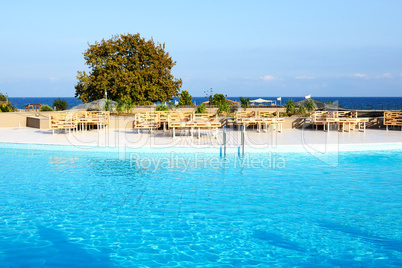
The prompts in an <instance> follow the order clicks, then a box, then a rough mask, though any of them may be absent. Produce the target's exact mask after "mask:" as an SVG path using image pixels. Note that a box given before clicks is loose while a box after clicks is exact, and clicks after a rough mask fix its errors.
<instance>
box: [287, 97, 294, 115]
mask: <svg viewBox="0 0 402 268" xmlns="http://www.w3.org/2000/svg"><path fill="white" fill-rule="evenodd" d="M285 108H286V113H287V114H292V113H294V111H295V103H294V101H293V99H288V100H287V101H286V106H285Z"/></svg>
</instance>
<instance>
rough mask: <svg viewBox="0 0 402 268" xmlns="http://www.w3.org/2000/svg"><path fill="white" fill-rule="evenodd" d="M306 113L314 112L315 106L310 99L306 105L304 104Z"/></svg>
mask: <svg viewBox="0 0 402 268" xmlns="http://www.w3.org/2000/svg"><path fill="white" fill-rule="evenodd" d="M306 108H307V111H309V112H310V111H314V110H315V105H314V101H313V100H312V99H309V100H308V103H307V104H306Z"/></svg>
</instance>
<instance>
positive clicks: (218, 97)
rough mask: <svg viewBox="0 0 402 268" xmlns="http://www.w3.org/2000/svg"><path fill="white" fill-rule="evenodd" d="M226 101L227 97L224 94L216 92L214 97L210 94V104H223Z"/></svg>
mask: <svg viewBox="0 0 402 268" xmlns="http://www.w3.org/2000/svg"><path fill="white" fill-rule="evenodd" d="M224 102H226V98H225V96H224V95H223V94H218V93H216V94H215V95H214V96H213V97H211V96H210V101H209V105H221V104H222V103H224Z"/></svg>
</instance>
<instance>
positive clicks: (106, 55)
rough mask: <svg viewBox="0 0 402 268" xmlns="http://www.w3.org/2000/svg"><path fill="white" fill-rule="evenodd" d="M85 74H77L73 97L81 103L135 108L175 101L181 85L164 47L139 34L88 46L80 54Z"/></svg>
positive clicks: (173, 63) (121, 36) (79, 72)
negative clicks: (117, 102) (110, 102)
mask: <svg viewBox="0 0 402 268" xmlns="http://www.w3.org/2000/svg"><path fill="white" fill-rule="evenodd" d="M83 54H84V59H85V61H86V62H85V63H86V65H88V67H89V73H87V72H85V71H82V72H81V71H78V75H77V79H78V83H77V85H76V86H75V90H76V91H75V97H78V98H79V99H81V101H83V102H88V101H93V100H97V99H101V98H104V97H105V90H107V96H108V98H110V99H112V100H131V101H132V102H134V103H135V104H150V103H152V102H157V101H160V102H165V101H168V100H171V99H172V98H173V97H177V96H178V94H179V92H180V87H181V85H182V80H181V79H176V78H174V77H173V75H172V74H171V70H172V68H173V66H174V65H176V62H175V61H173V60H172V58H171V57H170V56H169V53H167V52H165V44H155V43H154V41H153V40H152V39H151V40H145V39H144V38H142V37H141V36H140V35H139V34H135V35H132V34H126V35H117V36H113V37H112V38H111V39H109V40H104V39H102V41H101V42H95V44H94V45H89V48H88V49H87V50H86V51H85V52H84V53H83Z"/></svg>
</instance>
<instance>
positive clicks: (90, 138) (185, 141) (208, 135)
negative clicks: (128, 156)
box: [0, 128, 402, 148]
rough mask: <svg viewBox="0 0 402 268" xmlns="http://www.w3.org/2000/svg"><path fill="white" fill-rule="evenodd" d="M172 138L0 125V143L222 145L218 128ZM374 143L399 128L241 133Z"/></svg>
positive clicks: (399, 136) (253, 140) (276, 140)
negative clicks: (4, 126) (215, 131)
mask: <svg viewBox="0 0 402 268" xmlns="http://www.w3.org/2000/svg"><path fill="white" fill-rule="evenodd" d="M176 135H177V136H176V138H175V139H173V138H172V136H171V133H170V132H168V131H167V132H163V131H162V130H160V131H157V132H155V133H152V134H150V133H149V132H147V133H143V134H138V133H137V131H135V130H127V131H124V130H118V129H108V130H103V131H97V130H89V131H85V132H71V133H70V134H69V133H60V134H57V133H56V134H54V135H53V134H52V131H51V130H40V129H35V128H21V129H18V128H1V129H0V142H7V143H31V144H55V145H74V146H100V147H116V146H125V147H132V148H140V147H154V148H171V147H189V148H200V147H202V148H205V147H212V148H213V147H215V148H218V147H221V146H222V144H223V134H222V130H220V131H219V133H218V135H217V138H214V136H213V133H212V132H208V131H205V132H201V137H200V138H199V139H198V138H197V135H194V137H191V136H190V135H189V133H188V132H186V133H185V132H184V131H177V132H176ZM240 144H241V132H240V131H237V130H233V129H228V131H227V146H228V147H239V146H240ZM352 144H353V145H360V146H361V147H364V146H365V145H367V144H376V145H378V146H377V147H379V148H381V146H382V145H383V144H384V145H385V144H394V145H395V144H396V145H397V146H398V148H400V147H402V131H401V130H400V129H398V130H396V129H395V130H389V131H385V130H384V129H368V130H366V132H359V131H352V132H350V133H348V132H344V133H342V132H338V131H336V130H331V131H330V132H324V131H322V130H318V131H316V130H311V129H304V130H300V129H284V130H283V133H277V132H261V133H258V132H256V131H255V130H252V129H248V130H247V131H246V133H245V146H246V147H249V148H250V147H254V148H268V147H270V148H281V147H282V148H284V147H287V148H301V147H303V148H305V147H306V146H309V147H314V146H323V145H330V146H338V147H342V146H348V145H352Z"/></svg>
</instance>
